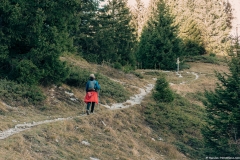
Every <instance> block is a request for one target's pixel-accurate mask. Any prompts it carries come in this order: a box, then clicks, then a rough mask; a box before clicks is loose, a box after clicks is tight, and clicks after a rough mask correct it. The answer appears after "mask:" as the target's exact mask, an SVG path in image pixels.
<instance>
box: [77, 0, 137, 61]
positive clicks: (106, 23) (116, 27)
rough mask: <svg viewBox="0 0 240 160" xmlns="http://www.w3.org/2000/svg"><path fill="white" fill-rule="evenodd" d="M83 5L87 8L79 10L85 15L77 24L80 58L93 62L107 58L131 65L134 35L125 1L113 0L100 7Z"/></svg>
mask: <svg viewBox="0 0 240 160" xmlns="http://www.w3.org/2000/svg"><path fill="white" fill-rule="evenodd" d="M88 1H89V2H90V1H94V0H88ZM86 6H89V7H83V8H85V10H84V12H83V11H82V12H83V13H84V15H86V16H84V17H83V18H85V20H84V21H82V23H81V26H80V32H79V35H80V36H79V37H80V38H79V40H80V41H79V40H78V45H79V46H80V47H81V52H82V55H83V57H84V58H85V59H87V60H88V61H90V62H96V63H101V62H102V61H108V62H110V63H116V62H118V63H120V64H121V65H127V64H130V65H134V63H135V59H134V55H133V53H134V52H133V48H134V46H135V41H136V36H135V30H134V28H133V27H132V25H131V20H132V17H131V14H130V11H129V8H128V7H127V5H126V2H125V1H123V0H113V1H109V2H108V3H107V4H106V5H105V6H103V7H99V4H98V3H90V5H86ZM83 18H82V19H83Z"/></svg>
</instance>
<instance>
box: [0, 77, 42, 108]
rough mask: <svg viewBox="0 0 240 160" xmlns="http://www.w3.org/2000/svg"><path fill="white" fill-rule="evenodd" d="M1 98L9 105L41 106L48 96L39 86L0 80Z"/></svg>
mask: <svg viewBox="0 0 240 160" xmlns="http://www.w3.org/2000/svg"><path fill="white" fill-rule="evenodd" d="M0 98H1V99H2V100H3V101H4V102H5V103H7V104H9V105H12V106H17V105H22V106H25V105H31V104H34V105H40V104H42V102H43V101H44V100H45V98H46V96H45V95H44V94H43V92H42V91H41V90H40V89H39V88H38V87H37V86H29V85H27V84H18V83H16V82H13V81H8V80H3V79H2V80H0Z"/></svg>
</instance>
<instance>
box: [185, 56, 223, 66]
mask: <svg viewBox="0 0 240 160" xmlns="http://www.w3.org/2000/svg"><path fill="white" fill-rule="evenodd" d="M185 62H203V63H212V64H219V60H218V58H217V57H216V56H210V55H203V56H191V57H186V58H185Z"/></svg>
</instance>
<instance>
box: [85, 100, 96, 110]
mask: <svg viewBox="0 0 240 160" xmlns="http://www.w3.org/2000/svg"><path fill="white" fill-rule="evenodd" d="M91 103H92V107H91V112H93V111H94V106H95V102H88V103H87V110H89V108H90V106H91Z"/></svg>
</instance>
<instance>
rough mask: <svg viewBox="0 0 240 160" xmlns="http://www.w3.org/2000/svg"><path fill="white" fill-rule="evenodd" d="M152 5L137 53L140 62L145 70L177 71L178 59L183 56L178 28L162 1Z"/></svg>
mask: <svg viewBox="0 0 240 160" xmlns="http://www.w3.org/2000/svg"><path fill="white" fill-rule="evenodd" d="M153 3H154V4H157V5H156V6H155V5H154V4H150V7H152V9H151V12H150V11H149V15H150V19H149V20H148V23H147V25H146V26H145V28H144V29H143V32H142V36H141V39H140V43H139V48H138V51H137V57H138V61H139V62H142V67H143V68H161V69H175V68H176V59H177V57H178V56H180V55H181V47H180V40H179V39H178V38H177V35H176V33H177V26H175V25H173V22H174V19H173V17H172V16H171V15H170V13H169V9H168V7H167V6H166V5H165V3H164V2H163V1H162V0H161V1H159V3H158V2H155V1H154V2H153Z"/></svg>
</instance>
